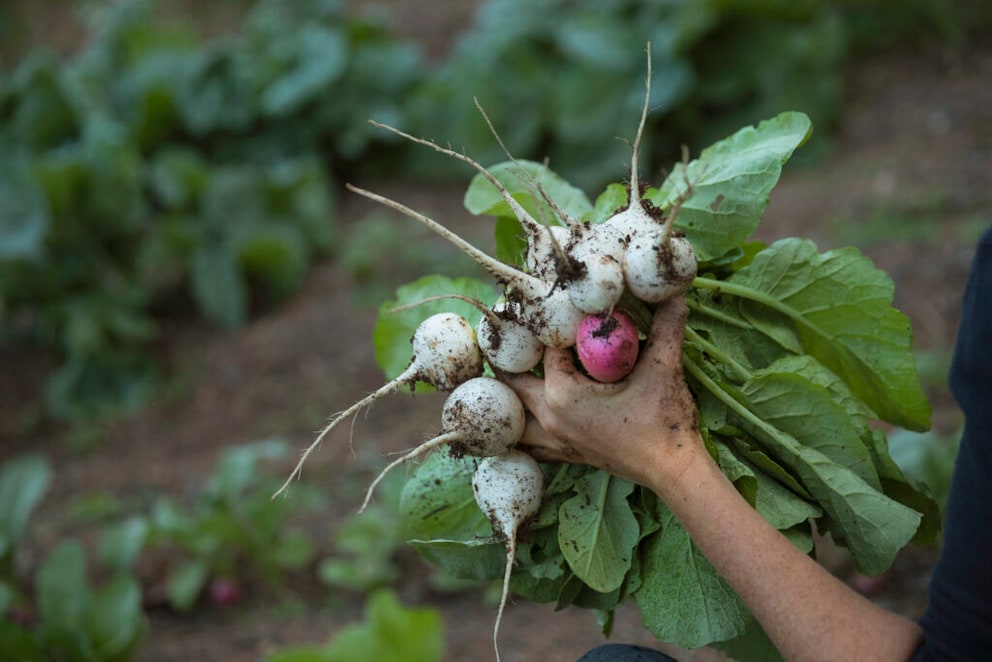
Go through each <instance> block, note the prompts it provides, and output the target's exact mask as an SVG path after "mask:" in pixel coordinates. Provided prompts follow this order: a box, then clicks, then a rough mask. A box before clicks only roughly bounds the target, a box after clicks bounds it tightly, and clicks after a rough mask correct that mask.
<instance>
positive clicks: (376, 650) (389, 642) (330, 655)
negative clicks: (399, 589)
mask: <svg viewBox="0 0 992 662" xmlns="http://www.w3.org/2000/svg"><path fill="white" fill-rule="evenodd" d="M443 654H444V633H443V623H442V621H441V615H440V614H439V613H438V612H437V611H436V610H434V609H431V608H427V607H420V608H408V607H404V606H403V605H402V604H401V603H400V602H399V600H398V599H397V598H396V595H395V594H394V593H393V592H392V591H389V590H387V589H380V590H377V591H374V592H373V593H371V595H369V598H368V602H367V603H366V607H365V621H364V622H362V623H353V624H351V625H348V626H346V627H345V628H343V629H342V630H341V631H339V632H338V633H337V634H335V635H334V637H333V638H332V639H331V640H330V641H329V642H328V643H327V644H326V645H325V646H298V647H293V648H288V649H286V650H282V651H279V652H277V653H274V654H273V655H270V656H269V657H267V658H266V662H353V661H354V660H363V659H368V660H390V661H392V662H438V661H439V660H441V659H442V656H443Z"/></svg>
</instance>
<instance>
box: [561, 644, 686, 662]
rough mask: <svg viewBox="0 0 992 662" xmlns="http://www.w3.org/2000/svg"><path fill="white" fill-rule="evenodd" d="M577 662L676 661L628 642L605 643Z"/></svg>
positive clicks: (659, 652) (658, 652) (676, 661)
mask: <svg viewBox="0 0 992 662" xmlns="http://www.w3.org/2000/svg"><path fill="white" fill-rule="evenodd" d="M577 662H678V660H676V659H675V658H674V657H671V656H670V655H665V654H664V653H662V652H661V651H656V650H654V649H652V648H644V647H643V646H632V645H630V644H605V645H603V646H597V647H596V648H593V649H592V650H591V651H589V652H588V653H586V654H585V655H583V656H582V657H580V658H579V659H578V661H577Z"/></svg>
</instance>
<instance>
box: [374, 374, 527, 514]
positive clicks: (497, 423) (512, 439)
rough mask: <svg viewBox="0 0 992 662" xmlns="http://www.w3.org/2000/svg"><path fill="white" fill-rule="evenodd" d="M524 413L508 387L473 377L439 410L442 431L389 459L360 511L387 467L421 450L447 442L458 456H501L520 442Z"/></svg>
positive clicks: (500, 383)
mask: <svg viewBox="0 0 992 662" xmlns="http://www.w3.org/2000/svg"><path fill="white" fill-rule="evenodd" d="M525 423H526V412H525V411H524V406H523V403H521V402H520V398H518V397H517V394H516V393H515V392H514V391H513V389H511V388H510V387H509V386H507V385H506V384H504V383H503V382H501V381H499V380H496V379H492V378H490V377H475V378H473V379H469V380H468V381H466V382H464V383H462V384H460V385H459V386H458V387H456V388H455V390H453V391H452V392H451V394H450V395H448V398H447V399H446V400H445V401H444V407H443V408H442V410H441V434H439V435H438V436H436V437H434V438H433V439H430V440H428V441H425V442H424V443H422V444H420V445H419V446H417V447H416V448H414V449H413V450H411V451H409V452H407V453H404V454H403V455H402V456H400V457H399V458H398V459H396V460H393V461H392V462H390V463H389V464H388V465H387V466H386V468H385V469H383V470H382V471H381V472H380V473H379V475H378V476H377V477H376V479H375V480H374V481H372V484H371V485H369V488H368V492H367V493H366V495H365V501H363V502H362V507H361V509H360V510H359V512H362V511H364V510H365V508H366V507H368V504H369V501H370V500H371V498H372V492H373V491H374V490H375V488H376V486H377V485H378V484H379V482H380V481H381V480H382V479H383V478H384V477H385V476H386V474H387V473H389V471H390V470H392V469H393V468H395V467H397V466H399V465H400V464H403V463H404V462H406V461H408V460H411V459H413V458H416V457H419V456H420V455H423V454H424V453H426V452H428V451H430V450H433V449H435V448H438V447H440V446H443V445H448V446H449V447H450V448H451V450H452V452H453V453H454V454H455V455H456V456H458V455H473V456H477V457H488V456H491V455H501V454H503V453H505V452H506V451H507V450H509V449H510V448H511V447H512V446H513V445H514V444H516V443H517V442H518V441H520V438H521V437H522V436H523V433H524V425H525Z"/></svg>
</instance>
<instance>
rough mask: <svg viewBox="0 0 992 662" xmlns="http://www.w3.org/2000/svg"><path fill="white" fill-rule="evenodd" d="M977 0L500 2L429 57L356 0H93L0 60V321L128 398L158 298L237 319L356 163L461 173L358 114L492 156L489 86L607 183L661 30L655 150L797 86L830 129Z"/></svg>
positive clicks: (110, 406)
mask: <svg viewBox="0 0 992 662" xmlns="http://www.w3.org/2000/svg"><path fill="white" fill-rule="evenodd" d="M967 5H968V3H966V2H951V3H945V2H942V1H941V0H913V1H912V2H909V3H885V2H880V1H873V2H869V3H860V2H859V3H855V2H853V1H848V2H842V3H833V2H827V1H826V0H802V1H801V2H786V1H785V0H767V1H764V2H741V1H740V0H649V1H647V2H634V1H633V0H614V1H612V2H608V3H603V2H593V1H592V0H580V1H579V2H572V1H567V0H541V1H540V2H531V1H530V0H487V2H484V3H482V4H481V5H480V7H479V10H478V14H477V17H476V21H475V23H474V24H473V26H472V27H471V28H469V29H468V30H467V31H466V32H465V33H464V34H462V35H460V37H459V38H458V39H457V43H456V46H455V47H454V49H453V51H452V52H451V53H450V54H449V55H448V56H447V57H445V58H444V59H443V60H442V61H440V62H439V63H437V64H436V65H435V64H434V63H430V64H428V63H427V62H426V61H425V59H424V58H423V56H422V55H421V52H420V49H419V48H418V47H417V46H416V45H414V44H413V43H412V42H411V41H409V40H405V39H402V38H400V37H398V36H397V34H396V33H395V31H393V30H392V29H390V28H389V27H388V26H387V25H386V23H385V22H384V21H383V20H374V19H372V18H367V17H363V16H362V15H361V14H360V12H359V11H356V10H354V9H353V8H349V7H348V6H346V3H345V2H344V0H301V1H300V2H294V3H285V2H278V1H276V0H259V1H257V2H254V3H247V6H246V8H245V11H244V17H243V20H242V21H241V23H240V24H239V25H237V26H235V27H234V28H232V29H231V30H228V31H225V32H224V34H222V35H220V36H216V37H212V38H210V39H208V40H204V39H203V38H202V37H200V36H199V35H197V34H196V33H194V32H193V31H192V30H191V29H190V28H189V27H188V26H186V25H184V24H179V23H164V22H162V21H161V20H159V17H158V15H157V14H156V12H155V11H154V9H155V7H156V3H154V2H153V0H120V1H118V2H110V3H97V4H95V5H93V6H92V7H91V8H90V11H89V12H88V14H89V15H90V19H91V37H90V39H89V41H88V42H87V43H86V44H85V46H84V47H83V48H82V49H81V51H80V52H79V53H78V54H76V55H75V56H73V57H71V58H69V59H66V60H64V61H63V60H60V59H59V58H57V57H56V56H55V55H54V54H53V53H52V52H49V51H47V50H45V49H44V48H38V49H35V50H32V51H30V52H29V53H28V54H27V55H26V56H25V57H24V58H23V59H22V60H21V61H20V62H19V63H18V64H17V65H16V66H15V67H14V68H13V70H12V71H10V72H9V73H8V72H6V71H3V70H2V69H0V343H5V344H6V343H16V342H25V343H33V344H36V345H40V346H42V347H44V348H47V349H48V350H49V351H50V352H51V353H52V354H53V356H54V357H55V358H56V365H55V368H54V371H53V372H52V374H51V376H50V379H49V380H48V383H47V388H46V394H45V395H46V402H47V408H48V411H49V412H50V413H51V414H52V415H54V416H55V417H57V418H59V419H62V420H68V421H77V422H78V421H86V420H92V419H93V418H94V417H97V418H98V417H100V416H101V415H115V414H116V413H117V412H119V411H120V410H121V409H126V408H129V407H133V406H135V405H139V404H141V403H143V402H145V401H146V400H147V398H148V396H149V394H150V393H151V392H152V391H153V390H154V389H155V388H156V387H157V385H158V384H159V378H158V372H159V365H158V363H157V361H156V358H155V352H154V348H155V343H156V342H159V341H160V328H161V320H162V319H163V318H164V317H166V316H169V315H188V314H189V313H190V312H191V311H193V312H195V314H198V315H201V316H203V317H205V318H207V319H209V320H212V321H214V322H216V323H218V324H220V325H223V326H227V327H233V326H237V325H238V324H241V323H243V322H244V321H245V320H246V319H248V318H249V317H250V316H251V314H252V313H253V312H255V311H259V310H262V309H264V308H265V307H266V306H271V305H273V304H275V303H278V302H279V301H282V300H284V299H285V298H286V297H287V296H289V295H290V294H292V293H293V292H294V291H295V290H296V288H297V287H298V286H299V284H300V282H301V280H302V278H303V277H304V275H305V274H306V271H307V269H308V268H309V266H310V265H311V264H312V263H313V261H314V260H317V259H320V258H322V257H325V256H327V255H329V254H330V252H331V248H332V246H333V245H334V244H335V238H336V223H335V209H334V207H335V204H334V202H335V192H336V190H337V189H336V187H335V185H334V182H335V181H336V180H337V178H338V176H339V175H340V174H341V173H344V172H347V173H348V176H349V177H354V176H375V175H378V176H387V177H396V176H402V177H405V178H414V177H415V178H421V179H422V178H427V177H439V176H451V175H452V174H454V173H457V176H458V177H463V176H464V175H465V174H466V172H467V166H465V165H464V164H460V163H457V162H455V161H453V160H451V159H445V158H443V157H441V156H440V155H438V154H435V153H433V152H431V150H428V149H424V148H423V147H421V146H415V145H410V144H408V143H405V142H403V141H401V140H399V139H398V138H397V137H396V136H394V135H392V134H389V133H388V132H385V131H382V130H379V129H377V128H375V127H373V126H371V125H369V124H368V123H367V120H368V119H369V118H374V119H376V120H378V121H381V122H385V123H389V124H393V125H397V126H400V127H402V128H404V129H406V130H408V131H410V132H412V133H414V134H418V135H424V136H429V137H434V138H437V139H439V140H444V141H450V142H451V143H452V144H454V145H457V146H458V147H459V149H463V150H465V151H466V152H467V153H469V154H471V155H472V156H473V157H474V158H476V159H478V160H480V161H482V162H484V163H491V162H493V161H497V160H503V158H504V155H503V154H502V152H501V148H500V147H499V145H498V144H497V143H496V141H495V140H494V139H493V137H492V135H491V134H490V131H489V128H488V127H487V126H486V123H485V122H484V121H483V119H482V117H481V116H480V114H479V112H478V110H477V109H476V107H475V105H474V103H473V97H474V96H478V99H479V102H480V103H481V104H482V105H483V106H484V107H485V108H486V109H487V111H488V113H489V115H490V116H491V117H492V118H493V120H494V122H495V124H496V126H497V128H498V130H499V132H500V134H501V135H502V137H503V140H504V142H505V143H506V145H507V146H508V147H509V149H510V150H512V151H513V152H514V153H515V154H518V155H520V156H522V157H523V156H529V157H532V158H536V157H544V156H546V157H547V158H548V159H549V160H550V161H551V162H552V163H553V165H554V167H555V169H556V170H558V171H559V172H561V173H562V174H563V175H565V176H566V178H567V179H568V180H570V181H573V182H575V183H577V184H579V185H580V186H582V187H583V188H585V189H595V188H598V187H599V186H600V185H602V184H603V183H605V182H606V181H608V180H610V179H613V178H614V177H615V175H616V172H617V169H618V168H623V166H624V164H625V163H626V160H627V158H628V152H629V150H628V148H627V146H626V145H624V144H623V142H622V141H618V140H616V139H615V138H614V136H615V135H617V133H618V132H620V133H623V132H624V131H625V130H624V127H630V130H631V131H632V128H633V127H634V126H636V118H637V114H638V112H639V109H640V104H641V98H642V91H643V79H644V46H645V44H646V43H647V42H648V41H650V42H651V44H652V51H651V54H652V67H653V86H652V99H651V105H652V114H651V116H650V118H649V127H648V131H647V133H646V135H645V144H644V145H643V146H642V154H644V155H645V157H646V158H648V159H649V163H650V167H651V168H658V167H661V166H662V165H670V164H671V163H673V162H674V161H677V160H678V158H679V153H680V152H679V147H680V145H681V144H683V143H687V144H688V145H689V146H690V147H700V146H702V145H705V144H709V143H710V142H712V141H713V140H714V139H716V138H719V137H722V136H723V135H726V134H727V133H728V132H729V130H730V129H733V128H736V127H738V126H743V125H748V124H753V123H755V122H756V121H757V120H759V119H763V118H765V117H768V116H771V115H774V114H776V113H778V112H779V111H781V110H783V109H791V110H801V111H805V112H806V113H807V114H809V115H810V116H811V117H812V119H813V121H814V124H815V125H816V126H818V127H820V128H821V132H820V134H818V135H829V127H830V126H831V125H832V123H833V122H834V121H835V120H836V119H837V117H838V115H839V112H840V106H841V89H842V82H843V67H844V64H845V62H847V61H848V60H849V58H850V57H851V55H852V53H855V52H857V51H858V49H867V48H881V47H882V46H883V45H884V43H886V40H885V39H884V38H883V36H884V35H888V34H893V35H899V39H902V40H906V39H913V38H917V39H919V38H922V37H924V36H928V35H932V34H934V30H933V28H934V26H935V25H936V26H937V27H938V28H939V29H938V30H937V34H938V35H939V36H940V37H941V38H943V39H945V40H946V41H948V42H952V43H955V42H961V41H963V40H964V39H965V38H966V37H967V35H969V34H971V33H972V31H975V30H979V29H982V28H983V27H984V28H987V27H988V26H989V25H990V24H992V16H990V14H992V12H990V11H979V10H973V9H968V7H967ZM233 13H235V14H237V12H233ZM824 129H825V130H824ZM627 137H628V138H629V137H630V136H629V135H628V136H627ZM810 151H811V150H809V149H807V150H806V152H807V153H809V152H810ZM375 229H376V228H374V227H373V228H370V229H369V230H368V231H369V232H370V234H371V236H369V240H370V241H371V240H375V239H376V233H375ZM357 246H358V244H357V243H356V242H355V241H353V242H351V243H350V244H349V246H348V248H349V250H356V247H357ZM359 257H360V256H359ZM356 259H357V260H358V262H359V263H360V264H358V266H355V267H353V268H354V269H356V270H358V271H360V272H364V273H368V272H370V271H371V273H375V272H376V269H375V265H372V268H371V269H370V267H369V265H368V262H369V260H368V258H366V259H365V260H364V263H362V260H361V259H359V258H356Z"/></svg>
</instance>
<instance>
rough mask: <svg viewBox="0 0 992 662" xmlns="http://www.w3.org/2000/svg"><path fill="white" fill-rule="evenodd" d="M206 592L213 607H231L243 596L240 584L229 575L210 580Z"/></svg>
mask: <svg viewBox="0 0 992 662" xmlns="http://www.w3.org/2000/svg"><path fill="white" fill-rule="evenodd" d="M207 593H208V594H209V596H210V602H211V604H213V605H214V606H215V607H233V606H234V605H236V604H238V603H239V602H241V601H242V600H243V599H244V597H245V594H244V590H243V589H242V588H241V584H240V583H238V581H237V580H235V579H232V578H230V577H215V578H214V579H212V580H210V585H209V586H208V587H207Z"/></svg>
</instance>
